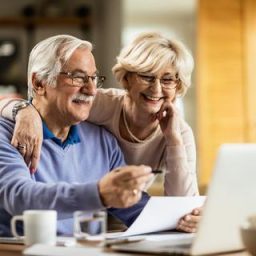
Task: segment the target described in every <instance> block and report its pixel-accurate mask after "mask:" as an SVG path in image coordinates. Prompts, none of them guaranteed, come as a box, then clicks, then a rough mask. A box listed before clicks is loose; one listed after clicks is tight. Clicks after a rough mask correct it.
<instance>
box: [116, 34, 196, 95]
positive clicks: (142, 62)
mask: <svg viewBox="0 0 256 256" xmlns="http://www.w3.org/2000/svg"><path fill="white" fill-rule="evenodd" d="M169 66H171V67H173V68H174V71H176V75H177V77H178V78H179V80H180V84H179V86H178V87H177V95H180V96H183V95H184V94H185V93H186V91H187V89H188V87H189V86H190V85H191V74H192V71H193V67H194V61H193V57H192V55H191V54H190V52H189V51H188V49H187V48H186V47H185V46H184V45H183V44H182V43H181V42H178V41H176V40H173V39H168V38H166V37H164V36H162V35H161V34H159V33H155V32H150V33H149V32H147V33H141V34H140V35H138V36H137V37H136V38H135V39H134V40H133V41H132V43H131V44H129V45H128V46H126V47H124V48H123V49H122V50H121V52H120V54H119V56H118V57H117V64H115V65H114V67H113V68H112V71H113V74H114V76H115V78H116V79H117V81H118V82H119V83H121V84H122V86H124V82H123V81H124V79H125V76H126V74H127V73H128V72H152V73H156V72H158V71H159V70H161V69H163V68H165V67H169Z"/></svg>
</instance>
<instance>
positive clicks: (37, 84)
mask: <svg viewBox="0 0 256 256" xmlns="http://www.w3.org/2000/svg"><path fill="white" fill-rule="evenodd" d="M32 86H33V91H34V93H35V94H37V95H44V93H45V84H44V83H43V82H42V81H39V80H38V79H37V77H36V73H33V75H32Z"/></svg>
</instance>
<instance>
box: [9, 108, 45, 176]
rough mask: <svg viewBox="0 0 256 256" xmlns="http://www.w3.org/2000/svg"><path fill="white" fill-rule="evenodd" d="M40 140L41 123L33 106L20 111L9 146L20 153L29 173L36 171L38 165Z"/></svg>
mask: <svg viewBox="0 0 256 256" xmlns="http://www.w3.org/2000/svg"><path fill="white" fill-rule="evenodd" d="M42 140H43V129H42V121H41V117H40V115H39V114H38V112H37V111H36V110H35V108H34V107H33V106H28V107H26V108H24V109H22V110H20V111H19V112H18V114H17V116H16V125H15V128H14V131H13V137H12V141H11V144H12V145H13V146H14V147H16V148H17V149H18V150H19V151H20V153H21V154H22V156H23V157H24V160H25V162H26V164H27V165H28V166H29V169H30V172H31V173H34V172H35V171H36V168H37V165H38V163H39V160H40V152H41V146H42ZM21 145H22V147H21Z"/></svg>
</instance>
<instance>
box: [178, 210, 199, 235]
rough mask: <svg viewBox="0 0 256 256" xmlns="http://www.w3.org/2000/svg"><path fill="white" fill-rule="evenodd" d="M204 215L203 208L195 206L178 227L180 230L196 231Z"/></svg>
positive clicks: (180, 221)
mask: <svg viewBox="0 0 256 256" xmlns="http://www.w3.org/2000/svg"><path fill="white" fill-rule="evenodd" d="M201 217H202V208H201V207H200V208H195V209H194V210H193V211H192V212H191V213H189V214H186V215H185V216H184V217H183V218H181V219H180V220H179V222H178V225H177V227H176V229H177V230H179V231H185V232H188V233H195V232H196V231H197V228H198V223H199V221H200V220H201Z"/></svg>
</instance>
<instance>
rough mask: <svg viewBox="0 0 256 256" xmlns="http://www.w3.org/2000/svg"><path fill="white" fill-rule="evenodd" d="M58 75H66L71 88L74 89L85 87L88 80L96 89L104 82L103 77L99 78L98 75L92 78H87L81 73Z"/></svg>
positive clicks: (62, 72)
mask: <svg viewBox="0 0 256 256" xmlns="http://www.w3.org/2000/svg"><path fill="white" fill-rule="evenodd" d="M59 74H60V75H66V76H67V77H69V78H70V79H71V80H72V86H74V87H83V86H87V85H88V83H89V80H90V79H91V81H92V82H93V84H95V86H96V87H98V88H99V87H101V86H102V85H103V83H104V81H105V80H106V77H105V76H99V75H94V76H88V75H87V74H85V73H81V72H65V71H61V72H59Z"/></svg>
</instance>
